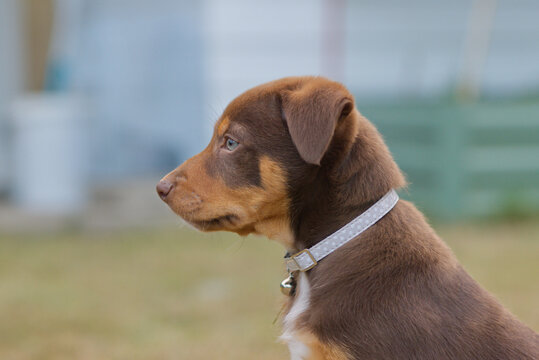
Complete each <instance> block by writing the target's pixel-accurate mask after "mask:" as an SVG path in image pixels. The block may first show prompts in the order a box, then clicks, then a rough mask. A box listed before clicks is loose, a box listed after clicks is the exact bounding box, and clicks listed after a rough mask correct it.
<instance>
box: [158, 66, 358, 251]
mask: <svg viewBox="0 0 539 360" xmlns="http://www.w3.org/2000/svg"><path fill="white" fill-rule="evenodd" d="M358 118H359V114H358V113H357V111H356V110H355V109H354V100H353V97H352V95H351V94H350V93H349V92H348V91H347V90H346V88H345V87H344V86H342V85H341V84H339V83H336V82H333V81H330V80H327V79H324V78H319V77H292V78H284V79H280V80H277V81H274V82H270V83H267V84H264V85H261V86H258V87H255V88H253V89H251V90H248V91H247V92H245V93H243V94H242V95H240V96H239V97H237V98H236V99H234V100H233V101H232V102H231V103H230V104H229V105H228V106H227V108H226V109H225V111H224V112H223V114H222V116H221V117H220V118H219V120H218V122H217V123H216V125H215V129H214V134H213V137H212V139H211V141H210V143H209V144H208V146H207V147H206V149H204V150H203V151H202V152H201V153H199V154H198V155H196V156H194V157H193V158H191V159H189V160H187V161H186V162H185V163H183V164H182V165H181V166H179V167H178V168H177V169H175V170H174V171H172V172H171V173H169V174H168V175H166V176H165V177H164V178H163V179H162V180H161V181H160V183H159V184H158V185H157V191H158V193H159V195H160V197H161V198H162V199H163V200H164V201H165V202H166V203H167V204H168V205H169V206H170V207H171V208H172V210H173V211H174V212H176V213H177V214H178V215H180V216H181V217H182V218H184V219H185V220H186V221H187V222H189V223H190V224H192V225H193V226H195V227H196V228H198V229H200V230H202V231H216V230H227V231H233V232H236V233H238V234H240V235H247V234H250V233H257V234H262V235H265V236H267V237H269V238H272V239H277V240H280V241H281V242H282V243H283V244H284V245H285V246H287V247H288V248H292V245H293V238H294V237H293V231H292V223H291V219H292V217H294V214H295V213H297V211H298V200H297V198H298V196H299V197H303V198H305V197H308V196H309V194H305V193H304V192H302V191H301V189H303V188H305V187H306V186H308V184H312V183H313V181H315V179H316V178H317V176H318V175H317V174H318V173H319V172H320V169H322V168H328V167H335V166H336V164H338V163H339V158H340V157H342V156H343V154H346V153H347V152H349V150H350V147H351V144H352V143H354V139H355V136H356V134H357V132H358V126H359V125H358ZM298 194H300V195H298ZM311 195H312V196H315V194H311ZM304 200H306V199H304ZM301 201H302V200H299V202H301Z"/></svg>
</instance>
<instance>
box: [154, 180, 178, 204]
mask: <svg viewBox="0 0 539 360" xmlns="http://www.w3.org/2000/svg"><path fill="white" fill-rule="evenodd" d="M173 187H174V185H172V184H171V183H170V182H168V181H167V180H161V181H159V183H158V184H157V186H156V190H157V193H158V194H159V197H160V198H161V199H162V200H165V199H166V197H167V195H168V194H169V193H170V190H172V188H173Z"/></svg>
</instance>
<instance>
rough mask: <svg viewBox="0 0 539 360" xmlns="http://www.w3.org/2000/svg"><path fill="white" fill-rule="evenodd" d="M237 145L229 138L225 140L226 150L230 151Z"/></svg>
mask: <svg viewBox="0 0 539 360" xmlns="http://www.w3.org/2000/svg"><path fill="white" fill-rule="evenodd" d="M238 145H239V143H238V142H237V141H236V140H232V139H231V138H227V139H226V148H227V149H228V150H230V151H232V150H234V149H235V148H237V147H238Z"/></svg>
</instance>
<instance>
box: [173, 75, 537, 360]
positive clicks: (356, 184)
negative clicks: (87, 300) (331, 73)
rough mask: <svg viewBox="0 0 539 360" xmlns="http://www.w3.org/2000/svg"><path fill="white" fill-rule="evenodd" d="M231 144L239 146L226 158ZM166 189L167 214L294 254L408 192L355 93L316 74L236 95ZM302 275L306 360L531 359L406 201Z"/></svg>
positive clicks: (501, 311)
mask: <svg viewBox="0 0 539 360" xmlns="http://www.w3.org/2000/svg"><path fill="white" fill-rule="evenodd" d="M227 137H231V138H233V139H234V140H236V141H239V143H240V145H239V146H238V148H237V149H235V150H234V151H228V150H227V149H226V147H224V144H225V141H226V139H227ZM165 180H167V181H168V182H170V183H172V184H173V186H174V187H173V189H172V190H171V192H170V193H169V194H168V196H167V197H166V201H167V202H168V204H169V205H170V206H171V208H172V209H173V210H174V211H176V212H177V213H178V214H179V215H180V216H182V217H184V218H185V219H186V220H187V221H189V222H191V223H192V224H193V225H195V226H197V227H198V228H200V229H201V230H208V231H211V230H228V231H234V232H237V233H239V234H242V235H245V234H248V233H259V234H265V235H267V236H268V237H270V238H273V239H276V240H279V241H280V242H281V243H283V244H284V246H285V247H286V248H287V249H288V250H289V251H298V250H302V249H304V248H308V247H311V246H313V245H314V244H316V243H317V242H319V241H321V240H322V239H324V238H325V237H326V236H328V235H330V234H331V233H333V232H334V231H336V230H337V229H339V228H341V227H342V226H343V225H345V224H346V223H348V222H349V221H351V220H352V219H353V218H355V217H356V216H358V215H359V214H360V213H362V212H363V211H365V210H366V209H367V208H369V207H370V206H371V205H372V204H373V203H374V202H375V201H376V200H378V199H379V198H380V197H382V196H383V195H384V194H385V193H386V192H387V191H389V190H390V189H391V188H400V187H403V186H404V185H405V181H404V177H403V175H402V173H401V172H400V170H399V168H398V167H397V165H396V164H395V162H394V161H393V159H392V157H391V154H390V153H389V151H388V149H387V147H386V146H385V144H384V142H383V140H382V138H381V136H380V134H379V133H378V132H377V130H376V129H375V128H374V126H373V125H372V124H371V123H370V122H368V121H367V120H366V119H365V118H364V117H363V116H361V115H360V114H359V112H358V111H357V110H355V108H354V100H353V97H352V95H351V94H350V93H349V92H348V91H347V90H346V89H345V88H344V87H343V86H342V85H341V84H338V83H335V82H332V81H329V80H327V79H323V78H315V77H302V78H300V77H298V78H285V79H281V80H277V81H274V82H271V83H268V84H264V85H261V86H258V87H256V88H253V89H251V90H249V91H247V92H246V93H244V94H242V95H241V96H239V97H238V98H237V99H235V100H234V101H233V102H232V103H231V104H230V105H229V106H228V107H227V109H226V110H225V112H224V114H223V116H222V117H221V120H220V121H219V122H218V124H217V125H216V131H215V133H214V137H213V139H212V141H211V142H210V144H209V145H208V147H207V148H206V150H204V151H203V152H202V153H201V154H199V155H197V156H195V157H194V158H192V159H190V160H188V161H187V162H186V163H184V164H183V165H182V166H180V167H179V168H178V169H176V170H174V171H173V172H171V173H170V174H169V175H167V176H166V177H165ZM307 276H308V280H309V283H310V285H311V296H310V305H309V308H308V311H307V312H306V313H304V314H302V316H301V317H300V319H299V322H298V324H297V326H298V327H299V335H298V336H299V337H301V338H302V340H303V341H304V343H306V344H307V345H308V346H309V347H310V349H311V357H312V359H335V360H337V359H338V360H340V359H345V358H346V359H539V337H538V335H537V334H536V333H535V332H534V331H532V330H531V329H529V328H527V327H526V326H525V325H523V324H522V323H520V322H519V321H518V320H516V318H515V317H514V316H513V315H511V314H510V313H509V312H508V311H507V310H506V309H505V308H504V307H503V306H502V305H500V304H499V303H498V302H497V301H496V299H494V298H493V297H492V296H491V295H490V294H489V293H488V292H486V291H485V290H484V289H483V288H481V287H480V286H479V285H478V284H477V283H476V282H475V281H474V280H473V279H472V278H470V276H469V275H468V274H467V273H466V272H465V271H464V270H463V268H462V267H461V266H460V265H459V264H458V262H457V260H456V259H455V257H454V256H453V254H452V252H451V251H450V250H449V248H448V247H447V246H446V245H445V243H444V242H443V241H442V240H441V239H439V238H438V236H437V235H436V234H435V233H434V231H433V230H432V228H431V227H430V226H429V225H428V223H427V222H426V221H425V219H424V217H423V216H422V214H421V213H420V212H419V211H418V210H417V209H416V208H415V207H414V206H413V205H412V204H411V203H409V202H406V201H402V200H401V201H399V202H398V204H397V205H396V206H395V208H394V209H393V210H392V211H390V212H389V213H388V214H387V215H386V216H385V217H384V218H382V219H381V220H380V221H379V222H378V223H377V224H376V225H375V226H373V227H371V228H369V229H368V230H367V231H366V232H364V233H363V234H362V235H361V236H360V237H359V238H357V239H355V240H353V241H350V242H349V243H347V244H346V245H345V246H343V247H342V248H339V249H338V250H337V251H335V252H334V253H333V254H331V255H330V256H328V257H327V258H325V259H323V260H322V261H321V262H320V263H319V264H318V265H317V266H316V267H314V268H313V269H312V270H310V271H308V272H307ZM300 291H301V289H300ZM292 300H293V299H292Z"/></svg>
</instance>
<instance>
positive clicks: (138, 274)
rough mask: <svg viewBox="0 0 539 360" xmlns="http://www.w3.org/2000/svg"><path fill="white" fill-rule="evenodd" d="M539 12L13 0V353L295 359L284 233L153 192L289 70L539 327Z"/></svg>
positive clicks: (3, 154) (478, 6) (534, 7)
mask: <svg viewBox="0 0 539 360" xmlns="http://www.w3.org/2000/svg"><path fill="white" fill-rule="evenodd" d="M538 18H539V3H538V2H537V1H534V0H521V1H518V2H514V1H511V0H458V1H452V2H444V3H440V2H433V1H427V0H409V1H406V2H402V1H397V0H383V1H359V0H358V1H354V0H315V1H313V0H310V1H307V0H300V1H293V2H291V1H283V0H278V1H266V0H261V1H256V2H254V1H247V0H228V1H224V0H202V1H195V0H153V1H149V0H112V1H102V0H56V1H54V0H0V358H2V359H74V358H76V359H95V358H99V359H209V358H211V359H253V358H256V359H275V358H276V357H281V358H285V354H286V349H285V348H284V347H283V346H282V345H280V344H278V343H277V342H276V340H275V339H276V336H277V335H278V333H279V325H278V323H277V324H272V322H273V320H274V318H275V316H276V314H277V313H278V311H279V307H280V306H279V301H280V300H279V299H280V295H279V291H278V283H279V282H280V280H281V277H283V275H284V268H283V266H282V263H281V256H282V251H283V250H282V249H281V248H280V247H279V245H277V244H274V243H271V242H268V241H267V240H265V239H259V238H255V237H249V238H247V239H242V238H239V237H236V236H234V235H227V234H211V235H199V234H197V233H195V232H194V231H192V230H190V229H187V228H185V227H184V226H183V225H182V223H181V221H180V220H179V219H178V218H177V217H175V216H174V215H173V214H172V213H171V211H169V209H168V208H167V207H166V206H165V205H164V204H163V203H162V202H161V201H160V200H159V199H158V197H157V196H156V194H155V190H154V188H155V184H156V183H157V181H158V180H159V179H160V178H161V177H162V176H163V175H164V174H166V173H167V172H169V171H170V170H172V169H174V168H175V167H176V166H178V165H179V164H180V163H181V162H182V161H184V160H185V159H187V158H189V157H190V156H192V155H194V154H196V153H198V152H199V151H200V150H202V149H203V147H204V146H205V144H206V143H207V142H208V140H209V138H210V136H211V132H212V128H213V124H214V122H215V121H216V120H217V118H218V116H219V114H220V113H221V112H222V110H223V109H224V107H225V106H226V104H227V103H228V102H229V101H230V100H232V99H233V98H234V97H235V96H237V95H238V94H240V93H241V92H243V91H245V90H246V89H248V88H250V87H252V86H255V85H258V84H260V83H262V82H266V81H270V80H273V79H276V78H279V77H283V76H291V75H322V76H327V77H330V78H332V79H335V80H337V81H341V82H343V83H344V84H345V85H346V86H347V87H348V88H349V89H350V90H351V91H352V93H353V94H354V95H355V98H356V102H357V106H358V108H359V110H360V112H361V113H363V114H364V115H365V116H366V117H367V118H369V119H370V120H371V121H372V122H373V123H374V124H375V125H376V126H377V127H378V128H379V130H380V131H381V132H382V134H383V135H384V137H385V139H386V141H387V143H388V145H389V147H390V149H391V151H392V153H393V155H394V156H395V158H396V160H397V162H398V164H399V165H400V166H401V168H402V169H403V170H404V172H405V173H406V175H407V177H408V180H409V182H410V186H409V189H408V190H407V191H404V192H403V193H402V194H401V195H402V196H403V197H405V198H408V199H411V200H412V201H414V202H415V203H416V204H417V205H418V207H419V208H420V209H421V210H423V211H424V212H425V213H426V214H427V215H428V216H429V218H430V219H431V220H432V221H434V224H435V227H436V229H437V230H438V231H439V232H440V233H441V235H442V236H443V237H444V239H445V240H446V241H447V242H448V243H449V245H450V246H451V247H452V248H453V249H454V251H455V252H456V254H457V257H458V258H459V259H460V260H461V261H462V262H463V264H464V266H465V267H466V268H467V269H468V270H469V271H470V272H471V273H472V275H473V276H474V277H475V278H476V279H477V280H479V281H480V282H481V283H482V284H483V285H484V286H485V287H486V288H487V289H488V290H490V291H491V292H493V293H494V294H495V295H496V296H497V297H498V298H499V299H500V300H501V301H502V302H503V303H504V304H505V305H506V306H508V307H509V308H510V309H511V310H512V311H513V312H515V313H516V314H517V315H518V316H519V317H520V318H521V319H522V320H524V321H525V322H526V323H528V324H530V325H531V326H532V327H533V328H534V329H536V330H537V329H539V310H538V309H537V306H536V305H537V304H538V303H539V281H538V280H539V266H538V265H537V264H538V263H539V22H538V21H537V19H538ZM245 259H249V261H252V264H251V265H250V266H248V269H249V271H248V272H246V271H245ZM240 262H241V264H242V266H239V265H238V264H239V263H240ZM208 345H210V346H208Z"/></svg>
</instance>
